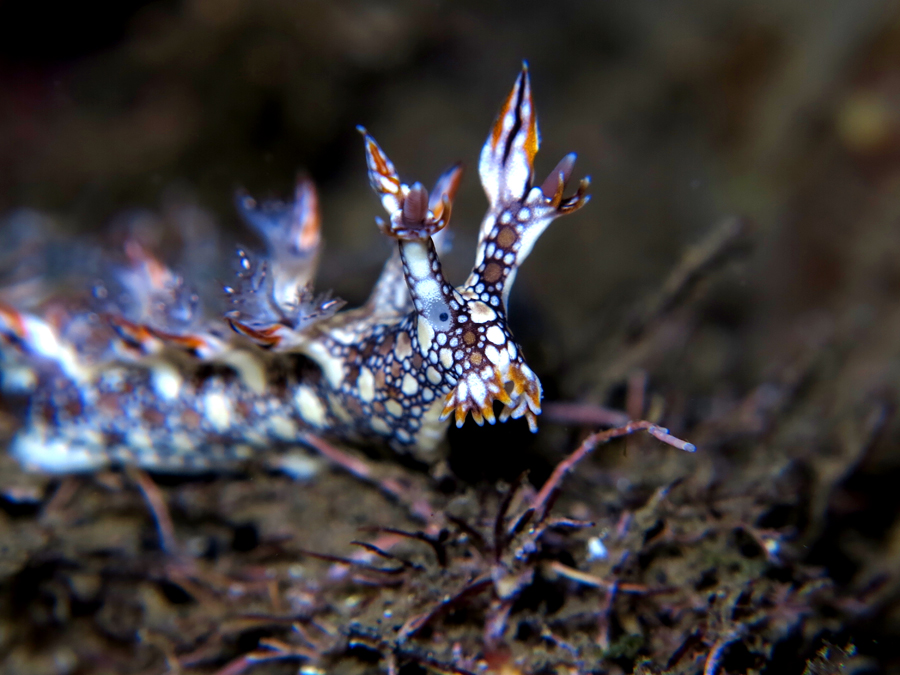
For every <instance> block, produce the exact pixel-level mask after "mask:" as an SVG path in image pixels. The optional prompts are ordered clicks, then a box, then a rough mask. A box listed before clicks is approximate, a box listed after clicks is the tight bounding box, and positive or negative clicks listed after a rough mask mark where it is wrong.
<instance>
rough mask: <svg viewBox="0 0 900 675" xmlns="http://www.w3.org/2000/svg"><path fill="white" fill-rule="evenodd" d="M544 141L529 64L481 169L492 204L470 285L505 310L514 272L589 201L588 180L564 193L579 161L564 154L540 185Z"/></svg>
mask: <svg viewBox="0 0 900 675" xmlns="http://www.w3.org/2000/svg"><path fill="white" fill-rule="evenodd" d="M539 145H540V134H539V133H538V128H537V113H536V112H535V109H534V102H533V100H532V96H531V83H530V80H529V77H528V68H527V66H523V68H522V72H521V73H520V74H519V77H518V78H517V79H516V83H515V85H514V86H513V89H512V91H511V92H510V94H509V96H508V97H507V99H506V102H505V103H504V104H503V107H502V108H501V109H500V115H499V116H498V118H497V121H496V122H495V123H494V127H493V129H492V130H491V133H490V135H489V136H488V139H487V142H486V143H485V144H484V148H483V149H482V151H481V160H480V163H479V166H478V171H479V174H480V176H481V182H482V185H483V186H484V191H485V193H486V194H487V197H488V200H489V202H490V208H489V209H488V212H487V214H486V215H485V217H484V220H483V221H482V223H481V228H480V231H479V241H478V249H477V253H476V258H475V267H474V269H473V270H472V274H471V276H470V277H469V279H468V280H467V281H466V284H465V285H466V287H467V288H469V289H472V290H473V291H476V292H477V293H478V294H479V295H485V296H487V297H489V298H494V297H496V298H498V299H499V301H500V302H501V303H502V306H503V308H504V309H505V308H506V305H507V301H508V298H509V292H510V290H511V288H512V285H513V282H514V280H515V275H516V271H517V270H518V268H519V266H520V265H521V264H522V263H523V262H524V261H525V259H526V258H527V257H528V254H529V253H530V252H531V249H532V248H533V247H534V243H535V242H536V241H537V238H538V237H539V236H540V235H541V233H542V232H543V231H544V230H545V229H546V228H547V226H548V225H549V224H550V223H551V222H552V221H553V220H554V219H555V218H557V217H558V216H561V215H564V214H567V213H572V212H573V211H576V210H578V209H579V208H581V207H582V206H584V204H586V203H587V202H588V200H589V199H590V197H589V196H588V195H587V188H588V186H589V185H590V179H589V178H585V179H583V180H582V181H581V182H580V184H579V186H578V189H577V191H576V193H575V194H574V195H573V196H571V197H568V198H564V197H563V192H564V190H565V188H566V184H567V183H568V181H569V179H570V178H571V175H572V170H573V168H574V164H575V155H574V153H572V154H569V155H566V156H565V157H564V158H563V159H562V161H560V162H559V164H557V166H556V167H555V168H554V169H553V171H551V172H550V175H549V176H548V177H547V179H546V180H545V181H544V182H543V184H542V185H541V187H535V186H534V181H533V178H534V157H535V155H536V154H537V151H538V147H539Z"/></svg>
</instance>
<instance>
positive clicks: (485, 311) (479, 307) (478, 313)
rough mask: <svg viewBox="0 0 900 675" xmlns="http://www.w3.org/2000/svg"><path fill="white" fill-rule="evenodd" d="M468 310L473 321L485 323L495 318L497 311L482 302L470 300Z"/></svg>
mask: <svg viewBox="0 0 900 675" xmlns="http://www.w3.org/2000/svg"><path fill="white" fill-rule="evenodd" d="M468 310H469V316H470V317H471V318H472V321H474V322H475V323H487V322H488V321H493V320H494V319H496V318H497V312H495V311H494V310H493V309H491V308H490V307H488V306H487V305H486V304H484V303H483V302H470V303H469V306H468Z"/></svg>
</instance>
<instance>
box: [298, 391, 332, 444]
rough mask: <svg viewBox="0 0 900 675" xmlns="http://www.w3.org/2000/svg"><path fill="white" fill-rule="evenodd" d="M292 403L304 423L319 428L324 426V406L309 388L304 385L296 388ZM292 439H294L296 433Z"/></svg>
mask: <svg viewBox="0 0 900 675" xmlns="http://www.w3.org/2000/svg"><path fill="white" fill-rule="evenodd" d="M294 403H295V404H296V405H297V411H298V412H299V413H300V417H302V418H303V421H304V422H306V423H307V424H311V425H312V426H314V427H319V428H322V427H324V426H325V406H324V405H323V404H322V400H321V399H320V398H319V397H318V396H316V393H315V392H314V391H313V390H312V389H311V388H310V387H308V386H307V385H305V384H301V385H300V386H299V387H297V391H296V392H295V393H294ZM293 438H296V433H295V435H294V436H293Z"/></svg>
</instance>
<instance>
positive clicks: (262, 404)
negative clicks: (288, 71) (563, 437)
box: [0, 67, 589, 472]
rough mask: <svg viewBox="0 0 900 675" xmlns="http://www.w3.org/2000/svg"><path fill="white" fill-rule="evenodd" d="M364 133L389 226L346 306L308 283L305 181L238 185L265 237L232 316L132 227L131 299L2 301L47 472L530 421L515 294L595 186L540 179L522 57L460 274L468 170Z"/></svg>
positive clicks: (23, 433) (244, 261)
mask: <svg viewBox="0 0 900 675" xmlns="http://www.w3.org/2000/svg"><path fill="white" fill-rule="evenodd" d="M360 131H361V132H362V134H363V137H364V142H365V153H366V161H367V166H368V176H369V182H370V183H371V186H372V188H373V189H374V191H375V192H376V194H377V195H378V196H379V197H380V199H381V203H382V204H383V206H384V208H385V209H386V211H387V218H385V219H377V222H378V227H379V229H380V230H381V232H382V233H383V234H384V236H386V237H388V238H390V239H391V240H394V241H396V248H395V251H394V253H393V255H392V256H391V258H390V259H389V260H388V261H387V263H386V265H385V267H384V269H383V271H382V273H381V276H380V277H379V279H378V281H377V282H376V285H375V288H374V290H373V291H372V294H371V296H370V297H369V299H368V301H367V302H366V304H365V305H363V306H362V307H359V308H356V309H349V310H342V311H338V310H341V305H342V303H341V302H340V301H338V300H334V299H332V298H330V297H329V296H327V295H326V296H318V297H317V296H315V295H314V293H313V291H312V279H313V276H314V274H315V271H316V266H317V260H318V252H319V248H320V245H321V236H320V217H319V207H318V203H317V197H316V194H315V191H314V189H313V186H312V184H311V183H310V182H309V181H307V180H301V181H300V182H299V184H298V186H297V190H296V194H295V195H294V199H293V200H292V202H290V203H280V202H264V203H258V202H257V201H256V200H254V199H253V198H252V197H250V196H248V195H245V194H239V195H238V197H237V207H238V211H239V212H240V213H241V215H242V216H243V217H244V219H245V220H246V221H247V222H248V223H249V225H250V226H251V227H253V228H254V229H256V230H257V231H258V232H259V233H260V234H261V235H262V237H263V239H264V240H265V241H266V243H267V245H268V252H267V255H265V256H263V257H262V258H260V259H256V260H254V259H253V258H251V256H249V255H247V254H244V253H240V256H239V272H238V279H237V283H235V284H234V286H231V287H226V289H225V291H226V293H227V294H228V296H229V297H230V300H231V305H232V306H231V310H230V311H228V312H227V313H226V315H225V317H224V321H223V320H222V319H221V318H220V319H218V320H213V319H207V318H204V316H203V312H202V310H201V309H198V306H197V305H198V301H197V298H196V295H195V294H193V293H192V292H191V290H190V289H189V288H187V287H186V285H185V284H184V282H183V280H182V279H181V278H180V277H179V276H178V275H176V274H175V273H173V272H172V271H170V270H169V269H168V268H167V267H166V266H165V265H163V264H162V263H160V262H159V261H158V260H156V258H154V257H153V255H151V254H150V253H149V252H147V251H146V250H145V249H144V248H143V247H142V246H141V245H140V244H138V243H136V242H133V241H132V242H129V244H128V245H127V246H126V255H127V259H128V266H127V268H126V270H125V271H123V272H122V273H121V274H120V275H119V284H120V285H121V286H122V287H123V289H124V292H125V295H126V296H128V298H129V301H128V302H125V303H122V302H118V303H114V302H109V303H107V304H106V305H105V306H103V307H101V308H100V309H99V310H98V309H96V308H95V309H94V310H93V311H91V312H85V311H84V310H82V311H81V312H77V311H71V310H63V309H60V306H59V305H54V306H53V309H52V311H51V310H48V309H47V306H46V303H45V305H44V307H43V308H40V307H32V308H23V307H20V306H17V307H14V306H13V304H11V303H10V302H9V301H6V302H5V304H3V305H0V335H2V336H3V338H4V343H5V344H4V348H3V351H2V355H3V387H4V390H5V391H6V392H19V393H21V394H22V395H24V396H25V397H26V399H27V401H28V407H27V413H26V416H27V418H26V420H25V423H24V425H23V427H22V428H21V429H20V430H19V431H18V432H17V434H16V435H15V437H14V438H13V440H12V443H11V452H12V453H13V454H14V455H15V456H16V457H17V458H18V459H19V460H20V461H21V462H22V463H23V464H24V465H25V466H26V467H28V468H31V469H36V470H43V471H49V472H73V471H86V470H91V469H95V468H98V467H102V466H106V465H110V464H130V465H137V466H142V467H147V468H154V469H161V470H174V471H181V470H203V469H207V468H210V467H216V466H221V465H223V464H226V463H228V462H233V461H236V460H240V459H244V458H247V457H248V456H249V455H250V454H251V453H252V452H254V451H255V450H256V449H261V448H267V447H271V446H272V445H273V444H290V443H298V442H302V439H303V437H304V434H307V433H314V434H320V435H323V436H325V437H330V438H334V439H338V440H344V441H348V442H354V443H369V442H381V443H385V442H386V443H387V444H389V445H390V446H391V447H392V448H394V449H395V450H397V451H400V452H407V453H412V454H414V455H415V456H417V457H419V458H420V459H424V460H426V461H427V460H428V459H430V458H432V457H433V456H434V452H435V449H436V448H437V446H438V444H439V443H440V441H441V439H442V438H443V435H444V433H445V431H446V427H447V425H448V424H449V422H450V419H451V418H453V419H454V420H455V422H456V424H457V426H461V425H462V424H463V422H464V421H465V419H466V417H467V416H468V415H469V414H471V415H472V417H473V419H474V420H475V422H477V423H478V424H483V422H484V420H487V421H488V422H490V423H491V424H493V423H494V422H495V421H496V417H495V412H494V410H495V408H494V407H495V404H497V405H498V406H499V407H500V411H499V419H500V421H505V420H507V419H508V418H514V419H516V418H521V417H524V418H525V419H526V420H527V421H528V424H529V426H530V427H531V429H532V430H535V429H536V416H537V415H538V414H539V413H540V411H541V384H540V381H539V380H538V378H537V376H536V375H535V374H534V372H532V370H531V369H530V368H529V367H528V365H527V364H526V363H525V360H524V358H523V355H522V350H521V348H520V347H519V345H517V344H516V342H515V340H514V339H513V337H512V335H511V333H510V329H509V325H508V323H507V316H506V314H507V301H508V298H509V293H510V290H511V288H512V285H513V282H514V280H515V277H516V272H517V270H518V269H519V267H520V266H521V265H522V263H523V262H524V261H525V258H526V257H527V256H528V254H529V253H530V252H531V249H532V247H533V246H534V243H535V241H536V240H537V238H538V237H539V236H540V234H541V233H542V232H543V231H544V229H546V227H547V226H548V225H549V224H550V222H551V221H552V220H553V219H554V218H556V217H557V216H560V215H564V214H567V213H571V212H573V211H575V210H577V209H579V208H580V207H581V206H583V205H584V204H585V203H586V202H587V201H588V196H587V194H586V192H587V188H588V184H589V180H588V179H587V178H585V179H583V180H582V181H581V182H580V185H579V186H578V188H577V190H576V192H575V194H574V195H572V196H568V197H567V196H565V194H564V193H565V190H566V185H567V183H568V182H569V180H570V178H571V175H572V170H573V166H574V162H575V155H574V154H570V155H567V156H566V157H564V158H563V159H562V161H561V162H559V164H558V165H557V166H556V167H555V168H554V169H553V171H552V172H551V173H550V175H549V176H548V178H547V179H546V180H545V181H544V182H543V183H542V184H541V185H539V186H535V185H534V180H533V179H534V176H533V173H534V170H533V163H534V157H535V154H536V153H537V150H538V145H539V142H540V136H539V133H538V125H537V117H536V114H535V110H534V104H533V101H532V95H531V86H530V82H529V76H528V71H527V68H524V67H523V69H522V72H521V73H520V74H519V76H518V78H517V79H516V82H515V85H514V86H513V89H512V92H511V93H510V94H509V96H508V97H507V99H506V101H505V103H504V104H503V107H502V109H501V111H500V114H499V117H498V119H497V121H496V122H495V124H494V126H493V128H492V130H491V132H490V135H489V136H488V139H487V142H486V143H485V145H484V148H483V150H482V152H481V157H480V160H479V165H478V170H479V174H480V177H481V182H482V185H483V186H484V190H485V193H486V194H487V197H488V201H489V203H490V206H489V209H488V211H487V214H486V215H485V217H484V220H483V221H482V223H481V227H480V231H479V237H478V247H477V254H476V260H475V265H474V268H473V270H472V273H471V274H470V275H469V277H468V279H466V281H465V282H464V283H463V284H462V285H460V286H457V287H454V286H452V285H451V284H450V283H449V282H448V281H447V280H446V279H445V278H444V275H443V273H442V271H441V262H440V259H439V257H438V252H439V251H440V250H441V249H442V248H444V233H445V228H446V227H447V224H448V222H449V220H450V213H451V207H452V204H453V198H454V195H455V193H456V191H457V187H458V185H459V182H460V178H461V175H462V170H461V168H460V167H459V166H454V167H452V168H451V169H450V170H448V171H447V172H446V173H444V174H443V175H442V176H441V177H440V178H439V179H438V181H437V184H436V185H435V187H434V189H433V190H432V191H431V192H430V193H429V192H427V191H426V190H425V188H424V187H423V186H422V185H421V184H420V183H413V184H412V185H409V184H406V183H403V182H401V180H400V178H399V176H398V174H397V171H396V170H395V168H394V165H393V164H392V163H391V161H390V160H389V159H388V157H387V155H386V154H385V153H384V151H383V150H382V149H381V147H380V146H379V145H378V144H377V143H376V142H375V140H374V139H373V138H372V136H371V135H369V133H368V132H367V131H366V130H365V129H362V128H360ZM7 295H8V294H7ZM100 295H101V296H102V295H103V294H100ZM0 297H4V296H0Z"/></svg>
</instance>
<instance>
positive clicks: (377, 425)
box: [369, 417, 391, 436]
mask: <svg viewBox="0 0 900 675" xmlns="http://www.w3.org/2000/svg"><path fill="white" fill-rule="evenodd" d="M369 424H370V425H371V427H372V429H374V430H375V431H377V432H378V433H380V434H383V435H385V436H387V435H389V434H390V433H391V426H390V425H389V424H388V423H387V422H385V421H384V419H382V418H381V417H372V418H370V421H369Z"/></svg>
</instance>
